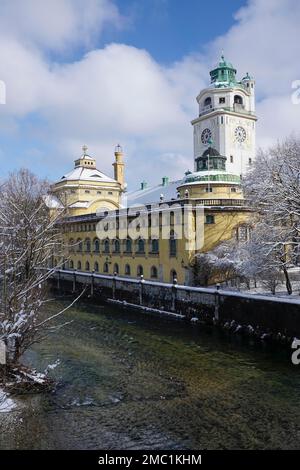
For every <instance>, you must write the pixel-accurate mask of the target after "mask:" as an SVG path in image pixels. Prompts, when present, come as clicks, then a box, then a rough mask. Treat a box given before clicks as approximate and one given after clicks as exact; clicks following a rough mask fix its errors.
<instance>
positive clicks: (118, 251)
mask: <svg viewBox="0 0 300 470" xmlns="http://www.w3.org/2000/svg"><path fill="white" fill-rule="evenodd" d="M114 251H115V253H120V242H119V240H115V244H114Z"/></svg>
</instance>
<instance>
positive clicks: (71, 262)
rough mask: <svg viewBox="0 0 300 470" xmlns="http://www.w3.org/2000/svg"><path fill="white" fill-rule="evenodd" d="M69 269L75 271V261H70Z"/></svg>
mask: <svg viewBox="0 0 300 470" xmlns="http://www.w3.org/2000/svg"><path fill="white" fill-rule="evenodd" d="M69 268H70V269H74V261H73V260H72V259H70V261H69Z"/></svg>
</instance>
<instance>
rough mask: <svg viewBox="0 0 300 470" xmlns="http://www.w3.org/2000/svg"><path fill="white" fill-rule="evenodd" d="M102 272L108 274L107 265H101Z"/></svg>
mask: <svg viewBox="0 0 300 470" xmlns="http://www.w3.org/2000/svg"><path fill="white" fill-rule="evenodd" d="M103 272H104V273H108V263H104V265H103Z"/></svg>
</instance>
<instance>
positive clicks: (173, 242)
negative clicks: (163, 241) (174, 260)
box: [169, 230, 177, 256]
mask: <svg viewBox="0 0 300 470" xmlns="http://www.w3.org/2000/svg"><path fill="white" fill-rule="evenodd" d="M169 251H170V256H176V255H177V240H176V236H175V233H174V230H171V232H170V240H169Z"/></svg>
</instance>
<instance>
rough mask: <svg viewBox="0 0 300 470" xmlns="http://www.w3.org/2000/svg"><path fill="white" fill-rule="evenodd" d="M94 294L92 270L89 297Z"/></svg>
mask: <svg viewBox="0 0 300 470" xmlns="http://www.w3.org/2000/svg"><path fill="white" fill-rule="evenodd" d="M93 295H94V271H93V272H92V274H91V297H93Z"/></svg>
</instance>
